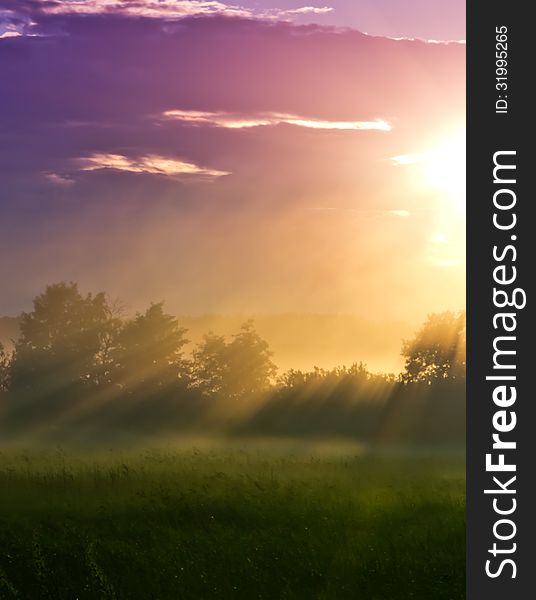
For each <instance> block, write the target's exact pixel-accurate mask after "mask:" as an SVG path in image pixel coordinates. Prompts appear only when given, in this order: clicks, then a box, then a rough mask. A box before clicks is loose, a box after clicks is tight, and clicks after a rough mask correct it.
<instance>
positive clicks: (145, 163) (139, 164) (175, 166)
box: [79, 153, 229, 177]
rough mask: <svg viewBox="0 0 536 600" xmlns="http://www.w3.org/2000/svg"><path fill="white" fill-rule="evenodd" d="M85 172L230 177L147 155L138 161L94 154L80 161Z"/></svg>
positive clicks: (203, 168) (181, 162) (114, 155)
mask: <svg viewBox="0 0 536 600" xmlns="http://www.w3.org/2000/svg"><path fill="white" fill-rule="evenodd" d="M79 162H80V163H81V168H82V170H83V171H96V170H99V169H113V170H114V171H128V172H130V173H151V174H155V175H168V176H177V175H199V176H207V177H222V176H224V175H229V173H228V172H226V171H217V170H215V169H208V168H205V167H200V166H198V165H196V164H194V163H190V162H185V161H181V160H175V159H173V158H166V157H164V156H157V155H153V154H151V155H147V156H141V157H139V158H136V159H132V158H128V157H127V156H124V155H122V154H98V153H97V154H93V155H91V156H89V157H86V158H82V159H80V161H79Z"/></svg>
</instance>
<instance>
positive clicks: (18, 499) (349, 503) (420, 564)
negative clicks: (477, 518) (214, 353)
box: [0, 445, 465, 600]
mask: <svg viewBox="0 0 536 600" xmlns="http://www.w3.org/2000/svg"><path fill="white" fill-rule="evenodd" d="M270 447H271V448H275V449H274V450H272V451H270V450H267V449H266V448H264V447H260V446H256V445H250V446H247V445H244V446H243V448H246V449H245V450H244V449H242V448H240V446H236V445H230V446H225V445H219V446H214V447H212V448H211V447H210V446H207V445H203V446H200V447H199V448H197V449H196V448H192V447H190V449H187V448H176V447H171V446H169V447H160V448H158V449H153V450H150V449H145V450H136V451H134V450H130V451H126V450H118V449H115V450H109V451H106V452H105V451H101V452H99V453H91V454H89V453H82V452H77V453H73V452H71V451H69V452H66V451H63V450H61V449H55V450H47V451H40V452H38V451H36V450H33V451H27V452H23V451H20V450H5V451H4V452H2V453H0V485H1V496H0V547H1V551H0V598H1V599H2V600H4V599H14V598H17V599H24V600H26V599H27V600H41V599H47V600H76V599H79V600H82V599H88V598H91V599H102V600H111V599H121V600H123V599H124V600H137V599H139V600H150V599H155V600H156V599H158V600H168V599H169V600H181V599H196V600H197V599H199V600H204V599H212V598H214V599H216V598H217V599H222V600H224V599H227V598H231V599H232V598H240V599H244V600H255V599H271V600H280V599H281V600H282V599H304V600H308V599H330V600H344V599H346V598H348V599H352V600H361V599H362V600H399V599H400V600H411V599H422V600H432V599H434V600H442V599H443V600H457V599H462V598H464V597H465V495H464V494H465V481H464V466H463V463H462V462H461V460H455V459H440V458H430V457H428V458H427V457H424V456H420V457H417V456H413V457H410V456H406V457H405V458H398V459H394V458H393V457H387V456H383V457H379V456H372V455H370V454H368V455H365V454H359V453H358V452H357V451H356V450H355V449H352V448H342V449H340V451H329V452H327V451H325V449H323V448H315V447H305V448H302V449H297V448H296V447H293V448H291V447H287V446H281V447H278V446H275V447H274V446H270Z"/></svg>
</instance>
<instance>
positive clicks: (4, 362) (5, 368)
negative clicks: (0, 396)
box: [0, 342, 12, 393]
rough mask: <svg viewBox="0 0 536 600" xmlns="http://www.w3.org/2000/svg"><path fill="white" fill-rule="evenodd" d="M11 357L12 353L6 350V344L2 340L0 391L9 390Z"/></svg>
mask: <svg viewBox="0 0 536 600" xmlns="http://www.w3.org/2000/svg"><path fill="white" fill-rule="evenodd" d="M11 358H12V355H11V354H10V353H8V352H6V349H5V348H4V345H3V344H2V342H0V393H1V392H7V391H8V390H9V387H10V381H11Z"/></svg>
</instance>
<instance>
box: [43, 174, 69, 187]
mask: <svg viewBox="0 0 536 600" xmlns="http://www.w3.org/2000/svg"><path fill="white" fill-rule="evenodd" d="M43 175H44V177H45V179H46V180H47V181H48V182H49V183H52V184H54V185H57V186H61V187H68V186H70V185H73V184H74V183H75V181H74V179H72V178H71V177H67V176H65V175H59V174H58V173H44V174H43Z"/></svg>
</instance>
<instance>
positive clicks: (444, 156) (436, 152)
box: [421, 131, 466, 215]
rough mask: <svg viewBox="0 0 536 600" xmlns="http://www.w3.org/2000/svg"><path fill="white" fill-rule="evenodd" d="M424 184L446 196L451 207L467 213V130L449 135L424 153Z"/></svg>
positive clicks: (422, 163) (422, 165)
mask: <svg viewBox="0 0 536 600" xmlns="http://www.w3.org/2000/svg"><path fill="white" fill-rule="evenodd" d="M421 168H422V176H423V184H424V185H425V186H426V187H429V188H431V189H434V190H437V192H439V193H440V194H441V195H443V196H444V198H445V200H446V201H447V202H448V203H449V205H450V208H451V209H454V210H455V211H456V212H458V213H460V214H461V215H465V201H466V191H465V187H466V186H465V182H466V176H465V132H464V131H460V132H457V133H456V134H454V135H452V136H451V137H449V138H448V139H447V140H446V141H445V142H444V143H442V144H440V145H439V146H438V147H436V148H435V149H433V150H431V151H429V152H426V153H424V154H423V155H422V162H421Z"/></svg>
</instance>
